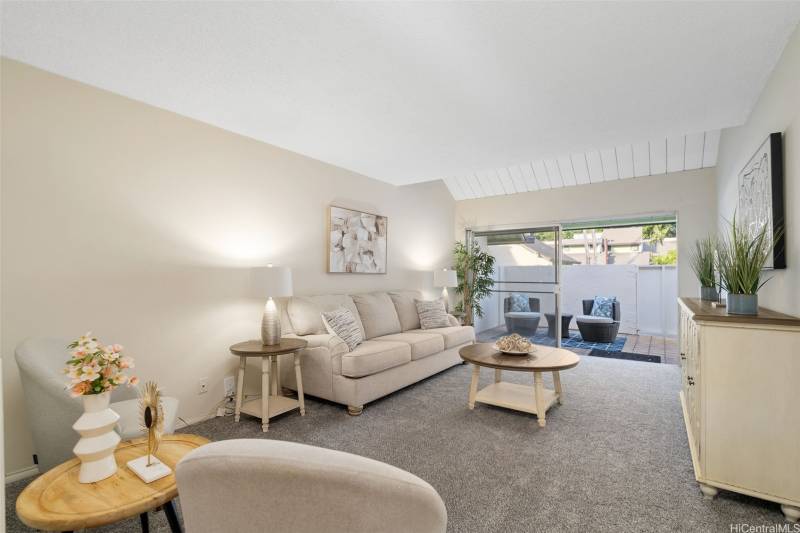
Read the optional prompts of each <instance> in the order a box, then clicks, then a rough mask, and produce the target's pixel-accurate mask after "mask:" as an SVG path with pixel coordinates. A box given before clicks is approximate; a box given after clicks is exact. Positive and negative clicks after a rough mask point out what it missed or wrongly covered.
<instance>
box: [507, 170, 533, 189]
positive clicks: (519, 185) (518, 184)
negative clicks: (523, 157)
mask: <svg viewBox="0 0 800 533" xmlns="http://www.w3.org/2000/svg"><path fill="white" fill-rule="evenodd" d="M507 170H508V173H509V174H510V175H511V180H512V181H513V182H514V187H515V188H516V189H517V192H528V186H527V185H526V184H525V178H524V177H522V171H521V170H520V168H519V167H518V166H516V165H515V166H513V167H509V168H508V169H507Z"/></svg>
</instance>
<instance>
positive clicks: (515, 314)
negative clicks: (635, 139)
mask: <svg viewBox="0 0 800 533" xmlns="http://www.w3.org/2000/svg"><path fill="white" fill-rule="evenodd" d="M505 316H506V318H530V319H536V318H540V315H539V313H535V312H533V311H509V312H508V313H506V315H505Z"/></svg>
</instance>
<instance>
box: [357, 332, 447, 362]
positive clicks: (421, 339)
mask: <svg viewBox="0 0 800 533" xmlns="http://www.w3.org/2000/svg"><path fill="white" fill-rule="evenodd" d="M372 340H374V341H380V342H383V341H390V342H405V343H408V345H409V346H411V360H412V361H416V360H417V359H422V358H423V357H428V356H429V355H433V354H437V353H439V352H442V351H444V337H442V336H441V335H437V334H436V333H395V334H394V335H384V336H383V337H375V338H374V339H372Z"/></svg>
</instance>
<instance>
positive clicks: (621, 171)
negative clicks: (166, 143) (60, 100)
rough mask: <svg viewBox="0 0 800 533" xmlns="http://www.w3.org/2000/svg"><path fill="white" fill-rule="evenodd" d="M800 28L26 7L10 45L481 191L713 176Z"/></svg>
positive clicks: (362, 167)
mask: <svg viewBox="0 0 800 533" xmlns="http://www.w3.org/2000/svg"><path fill="white" fill-rule="evenodd" d="M798 19H800V2H770V1H761V2H611V3H607V2H588V3H573V2H380V3H369V2H366V3H359V2H343V3H336V2H170V1H167V2H9V1H6V2H3V4H2V53H3V55H5V56H8V57H10V58H13V59H17V60H19V61H23V62H26V63H29V64H32V65H34V66H37V67H40V68H43V69H45V70H49V71H52V72H55V73H57V74H61V75H63V76H67V77H69V78H73V79H76V80H79V81H82V82H85V83H88V84H91V85H94V86H97V87H100V88H104V89H107V90H110V91H113V92H115V93H118V94H122V95H125V96H128V97H131V98H134V99H136V100H140V101H142V102H146V103H148V104H151V105H155V106H158V107H161V108H164V109H168V110H171V111H174V112H176V113H180V114H182V115H185V116H188V117H192V118H195V119H198V120H201V121H204V122H207V123H209V124H213V125H216V126H219V127H221V128H225V129H227V130H230V131H233V132H236V133H240V134H242V135H246V136H249V137H252V138H255V139H259V140H261V141H265V142H268V143H271V144H274V145H277V146H280V147H283V148H287V149H289V150H293V151H295V152H299V153H302V154H305V155H308V156H311V157H314V158H316V159H320V160H322V161H326V162H329V163H332V164H335V165H338V166H340V167H343V168H347V169H351V170H354V171H357V172H360V173H362V174H365V175H367V176H370V177H373V178H376V179H380V180H384V181H387V182H390V183H394V184H407V183H413V182H418V181H426V180H434V179H440V178H447V183H448V184H449V185H450V188H451V190H452V191H453V193H454V194H455V195H456V196H457V197H471V196H474V195H479V194H480V195H482V194H497V193H499V191H500V187H502V190H503V191H504V193H505V192H506V191H510V190H511V187H512V186H513V190H515V191H516V190H518V189H523V188H525V189H526V190H528V189H533V190H535V189H537V188H546V187H548V186H549V187H553V186H559V184H563V185H572V184H580V183H586V182H593V181H596V180H607V179H616V178H618V177H620V178H625V177H630V176H631V175H633V176H637V175H642V174H643V173H645V170H644V168H645V166H647V174H658V173H660V172H663V169H664V168H666V169H667V170H670V169H679V168H694V167H695V166H697V165H698V164H699V165H704V166H705V165H708V164H713V161H714V157H715V156H714V150H715V148H714V146H715V142H716V141H715V139H716V135H717V131H718V130H720V129H721V128H727V127H731V126H736V125H738V124H741V123H743V122H744V120H745V119H746V117H747V115H748V113H749V111H750V109H751V107H752V106H753V104H754V102H755V101H756V99H757V97H758V95H759V93H760V91H761V89H762V87H763V86H764V83H765V81H766V79H767V77H768V75H769V73H770V72H771V70H772V68H773V66H774V65H775V63H776V61H777V59H778V57H779V56H780V53H781V51H782V49H783V47H784V45H785V43H786V41H787V39H788V36H789V35H790V33H791V31H792V30H793V29H794V27H795V26H796V25H797V22H798ZM703 132H706V133H703ZM701 137H702V139H703V141H702V146H701V143H700V138H701ZM662 142H663V147H662V146H661V143H662ZM645 144H647V148H646V149H645ZM698 146H701V147H700V148H698ZM662 148H663V149H662ZM698 150H699V151H698ZM645 160H647V162H645ZM492 174H496V176H494V177H493V176H492ZM498 184H499V186H498Z"/></svg>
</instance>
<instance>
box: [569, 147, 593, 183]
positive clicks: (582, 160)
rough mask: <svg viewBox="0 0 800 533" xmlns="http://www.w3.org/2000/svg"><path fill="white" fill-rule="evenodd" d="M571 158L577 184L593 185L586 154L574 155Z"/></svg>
mask: <svg viewBox="0 0 800 533" xmlns="http://www.w3.org/2000/svg"><path fill="white" fill-rule="evenodd" d="M569 158H570V160H571V161H572V170H573V171H574V172H575V182H576V183H577V184H578V185H585V184H587V183H591V181H589V167H588V165H587V164H586V154H572V155H571V156H570V157H569Z"/></svg>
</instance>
